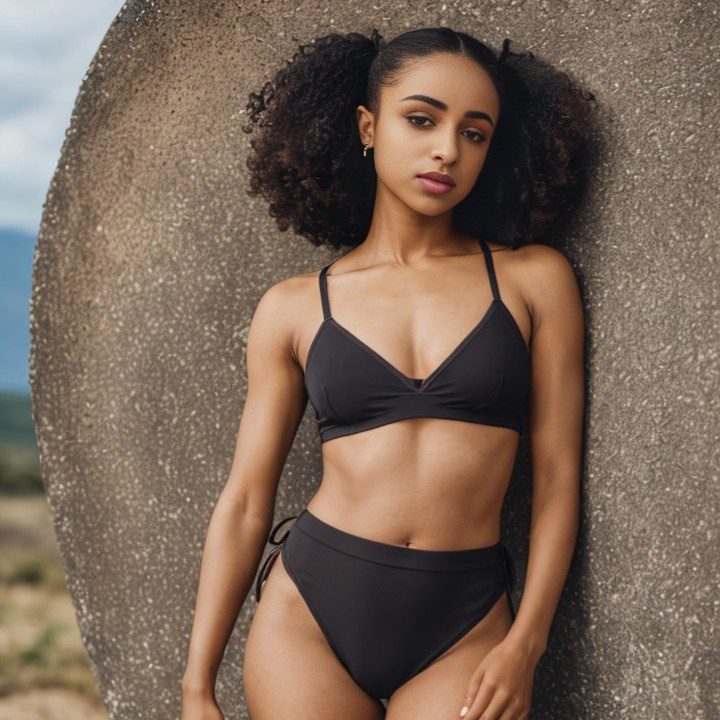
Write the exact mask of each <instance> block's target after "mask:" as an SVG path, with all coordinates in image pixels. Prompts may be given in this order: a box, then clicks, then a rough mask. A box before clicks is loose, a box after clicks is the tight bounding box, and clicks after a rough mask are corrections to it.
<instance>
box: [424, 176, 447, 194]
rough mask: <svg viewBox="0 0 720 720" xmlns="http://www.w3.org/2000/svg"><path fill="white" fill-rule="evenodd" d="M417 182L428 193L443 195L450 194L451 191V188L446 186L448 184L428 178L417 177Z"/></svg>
mask: <svg viewBox="0 0 720 720" xmlns="http://www.w3.org/2000/svg"><path fill="white" fill-rule="evenodd" d="M418 180H419V181H420V184H421V185H422V186H423V187H424V188H425V189H426V190H427V191H428V192H431V193H435V194H436V195H442V194H443V193H446V192H450V191H451V190H452V189H453V186H452V185H448V183H444V182H438V181H437V180H430V178H426V177H418Z"/></svg>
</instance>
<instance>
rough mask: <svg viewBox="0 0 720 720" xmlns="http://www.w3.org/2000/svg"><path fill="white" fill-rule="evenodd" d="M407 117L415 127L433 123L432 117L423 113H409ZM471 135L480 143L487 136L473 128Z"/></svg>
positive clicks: (475, 141) (472, 138) (473, 139)
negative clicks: (427, 116)
mask: <svg viewBox="0 0 720 720" xmlns="http://www.w3.org/2000/svg"><path fill="white" fill-rule="evenodd" d="M407 119H408V120H409V122H410V124H411V125H414V126H415V127H427V125H425V124H424V123H425V122H428V123H430V124H432V120H430V118H426V117H424V116H423V115H408V118H407ZM470 135H471V136H472V137H470V139H471V140H472V141H473V142H474V143H477V144H478V145H479V144H480V143H482V142H484V141H485V136H484V135H483V134H482V133H479V132H475V131H473V130H471V131H470Z"/></svg>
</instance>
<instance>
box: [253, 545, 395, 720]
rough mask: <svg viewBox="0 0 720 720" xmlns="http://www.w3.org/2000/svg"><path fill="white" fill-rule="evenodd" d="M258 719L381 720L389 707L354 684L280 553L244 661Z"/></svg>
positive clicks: (258, 612) (259, 604)
mask: <svg viewBox="0 0 720 720" xmlns="http://www.w3.org/2000/svg"><path fill="white" fill-rule="evenodd" d="M243 687H244V693H245V702H246V704H247V708H248V712H249V714H250V717H251V718H252V720H266V719H267V720H270V718H272V720H276V718H278V717H292V718H294V720H306V719H307V720H311V719H312V720H331V719H332V720H337V718H340V717H341V718H344V720H379V719H380V718H383V717H384V715H385V708H384V707H383V705H382V704H381V703H380V702H379V701H377V700H375V699H374V698H371V697H370V696H369V695H368V694H367V693H366V692H365V691H364V690H362V689H361V688H360V687H358V685H357V684H356V683H355V682H354V681H353V679H352V678H351V677H350V675H349V674H348V672H347V670H345V668H344V667H343V666H342V665H341V663H340V661H339V660H338V659H337V657H336V656H335V653H334V652H333V650H332V648H331V647H330V646H329V645H328V642H327V640H326V639H325V636H324V635H323V633H322V630H321V629H320V627H319V626H318V624H317V622H316V620H315V618H314V617H313V616H312V614H311V612H310V610H309V608H308V607H307V605H306V604H305V601H304V600H303V598H302V596H301V595H300V592H299V591H298V589H297V587H296V586H295V583H294V582H293V581H292V579H291V578H290V576H289V575H288V573H287V571H286V570H285V567H284V565H283V562H282V556H281V555H278V556H277V558H276V559H275V561H274V563H273V566H272V568H271V570H270V573H269V575H268V576H267V580H266V581H265V582H264V584H263V586H262V593H261V598H260V602H259V603H258V605H257V608H256V610H255V615H254V617H253V620H252V624H251V625H250V629H249V631H248V636H247V642H246V646H245V655H244V658H243Z"/></svg>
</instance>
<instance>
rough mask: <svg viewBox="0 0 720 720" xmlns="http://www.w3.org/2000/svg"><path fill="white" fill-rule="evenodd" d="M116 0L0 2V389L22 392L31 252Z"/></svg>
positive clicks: (117, 3)
mask: <svg viewBox="0 0 720 720" xmlns="http://www.w3.org/2000/svg"><path fill="white" fill-rule="evenodd" d="M122 6H123V0H0V390H7V389H11V390H26V389H27V388H28V383H27V357H28V354H29V350H30V334H29V307H28V303H29V299H30V289H31V273H32V257H33V249H34V245H35V239H36V237H37V232H38V229H39V227H40V217H41V214H42V204H43V202H44V200H45V195H46V193H47V190H48V187H49V185H50V180H51V179H52V176H53V173H54V172H55V167H56V165H57V162H58V159H59V157H60V149H61V148H62V143H63V138H64V136H65V130H66V129H67V127H68V126H69V124H70V116H71V113H72V109H73V105H74V104H75V98H76V96H77V93H78V90H79V89H80V85H81V83H82V80H83V76H84V75H85V72H86V70H87V68H88V67H89V65H90V62H91V61H92V59H93V57H94V55H95V52H96V50H97V48H98V47H99V45H100V43H101V41H102V39H103V37H104V36H105V33H106V32H107V30H108V28H109V27H110V24H111V23H112V21H113V19H114V18H115V16H116V15H117V14H118V13H119V12H120V9H121V8H122Z"/></svg>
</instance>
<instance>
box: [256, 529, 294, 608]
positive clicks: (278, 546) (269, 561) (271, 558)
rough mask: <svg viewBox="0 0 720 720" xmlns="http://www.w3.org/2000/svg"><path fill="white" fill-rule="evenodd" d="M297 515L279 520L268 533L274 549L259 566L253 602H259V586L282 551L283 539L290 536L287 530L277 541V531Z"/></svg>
mask: <svg viewBox="0 0 720 720" xmlns="http://www.w3.org/2000/svg"><path fill="white" fill-rule="evenodd" d="M296 517H297V515H289V516H288V517H286V518H283V519H282V520H280V521H279V522H278V523H277V524H276V525H275V527H274V528H273V529H272V530H271V531H270V537H269V538H268V542H269V543H270V544H271V545H275V547H274V548H273V549H272V550H271V551H270V552H269V553H268V556H267V557H266V558H265V560H264V561H263V563H262V565H261V566H260V570H259V572H258V576H257V582H256V584H255V602H260V591H261V586H262V584H263V583H264V582H265V580H267V576H268V573H269V572H270V570H271V568H272V566H273V563H274V562H275V560H277V556H278V555H279V554H280V551H281V550H282V544H283V543H284V542H285V539H286V538H287V536H288V535H289V534H290V531H289V530H288V531H287V532H286V533H285V534H284V535H283V536H282V537H281V538H280V539H279V540H277V539H276V537H275V536H276V535H277V531H278V530H279V529H280V528H281V527H282V526H283V525H284V524H285V523H286V522H287V521H288V520H293V519H294V518H296Z"/></svg>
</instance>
